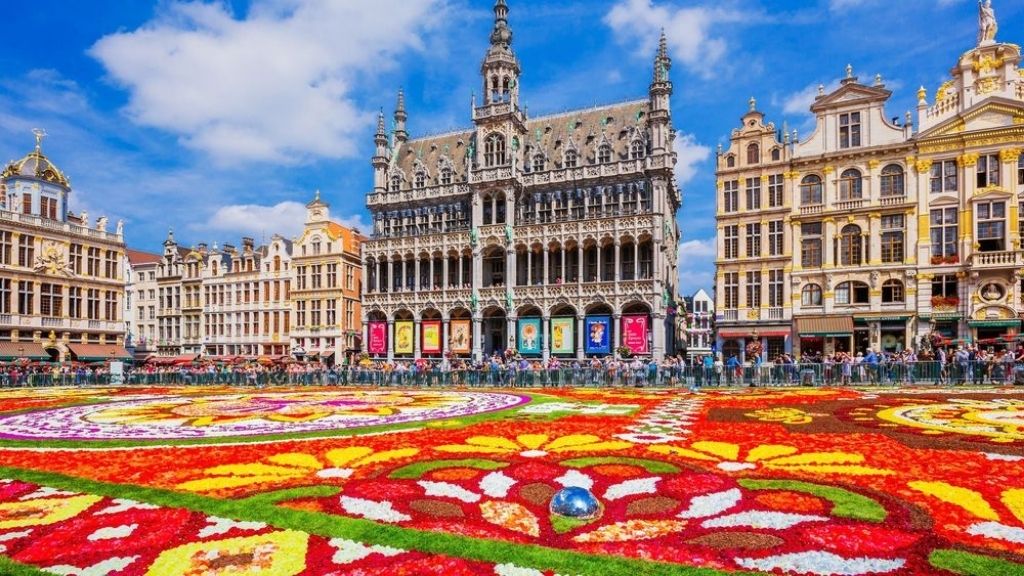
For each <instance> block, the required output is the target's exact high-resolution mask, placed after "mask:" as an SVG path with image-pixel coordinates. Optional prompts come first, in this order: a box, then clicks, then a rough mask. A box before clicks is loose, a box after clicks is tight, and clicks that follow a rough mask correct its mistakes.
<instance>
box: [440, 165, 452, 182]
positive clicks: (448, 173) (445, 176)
mask: <svg viewBox="0 0 1024 576" xmlns="http://www.w3.org/2000/svg"><path fill="white" fill-rule="evenodd" d="M451 183H452V169H451V168H449V167H447V166H445V167H444V168H441V184H445V185H447V184H451Z"/></svg>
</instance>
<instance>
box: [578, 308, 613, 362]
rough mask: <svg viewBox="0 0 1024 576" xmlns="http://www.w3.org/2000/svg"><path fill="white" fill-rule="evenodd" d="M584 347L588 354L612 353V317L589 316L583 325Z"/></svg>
mask: <svg viewBox="0 0 1024 576" xmlns="http://www.w3.org/2000/svg"><path fill="white" fill-rule="evenodd" d="M583 334H584V339H583V341H584V345H583V350H584V351H585V352H586V353H587V354H611V353H612V344H611V341H612V338H611V336H612V317H611V316H587V317H586V319H585V320H584V325H583Z"/></svg>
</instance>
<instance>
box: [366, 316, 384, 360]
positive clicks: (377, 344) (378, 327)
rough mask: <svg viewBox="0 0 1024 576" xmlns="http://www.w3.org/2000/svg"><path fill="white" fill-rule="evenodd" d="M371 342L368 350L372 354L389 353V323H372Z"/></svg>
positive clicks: (370, 326)
mask: <svg viewBox="0 0 1024 576" xmlns="http://www.w3.org/2000/svg"><path fill="white" fill-rule="evenodd" d="M369 328H370V342H369V346H368V347H367V349H368V350H369V352H370V354H387V353H388V323H387V322H370V324H369Z"/></svg>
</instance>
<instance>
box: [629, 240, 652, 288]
mask: <svg viewBox="0 0 1024 576" xmlns="http://www.w3.org/2000/svg"><path fill="white" fill-rule="evenodd" d="M651 265H652V266H653V265H654V262H653V261H652V262H651ZM652 272H653V270H652ZM653 276H654V274H651V277H653ZM639 279H640V243H638V242H637V241H635V240H634V241H633V280H639Z"/></svg>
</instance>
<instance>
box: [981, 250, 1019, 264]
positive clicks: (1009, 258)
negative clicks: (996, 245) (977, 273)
mask: <svg viewBox="0 0 1024 576" xmlns="http://www.w3.org/2000/svg"><path fill="white" fill-rule="evenodd" d="M1022 254H1024V252H1021V251H1019V250H1003V251H1000V252H976V253H975V254H973V255H972V256H971V264H972V265H974V266H975V267H988V268H1007V267H1019V266H1021V265H1022V263H1024V258H1022Z"/></svg>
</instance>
